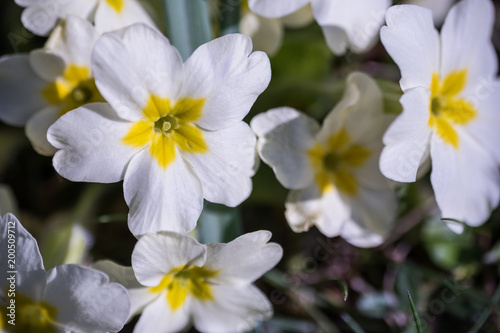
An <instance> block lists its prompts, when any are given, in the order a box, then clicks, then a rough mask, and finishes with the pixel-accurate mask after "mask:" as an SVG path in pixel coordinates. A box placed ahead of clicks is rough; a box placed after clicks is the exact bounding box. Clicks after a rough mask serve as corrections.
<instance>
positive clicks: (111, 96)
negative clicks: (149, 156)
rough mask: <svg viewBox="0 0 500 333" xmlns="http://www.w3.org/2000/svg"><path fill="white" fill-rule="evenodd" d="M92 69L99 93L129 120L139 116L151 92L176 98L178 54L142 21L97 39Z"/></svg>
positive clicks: (179, 68)
mask: <svg viewBox="0 0 500 333" xmlns="http://www.w3.org/2000/svg"><path fill="white" fill-rule="evenodd" d="M117 54H119V55H120V56H119V57H117V56H116V55H117ZM92 71H93V73H94V77H95V80H96V85H97V87H98V88H99V91H100V93H101V94H102V96H103V97H104V98H105V99H106V101H107V102H108V103H110V104H111V105H112V106H113V108H114V109H115V110H116V112H117V113H118V115H119V116H120V117H122V118H124V119H128V120H130V121H138V120H140V119H142V116H143V115H142V113H143V108H144V107H145V106H146V104H147V101H148V100H149V98H150V96H151V94H153V95H156V96H158V97H161V98H169V99H171V100H176V99H177V97H178V94H179V91H180V89H181V87H182V79H183V73H182V59H181V57H180V55H179V53H178V52H177V50H176V49H175V48H174V47H173V46H172V45H170V43H169V41H168V39H166V38H165V37H164V36H163V35H162V34H161V33H160V32H158V31H157V30H155V29H153V28H151V27H148V26H147V25H144V24H134V25H132V26H130V27H128V28H125V29H123V30H120V31H117V32H112V33H107V34H105V35H103V36H102V37H101V38H99V40H98V41H97V43H96V45H95V48H94V53H93V54H92Z"/></svg>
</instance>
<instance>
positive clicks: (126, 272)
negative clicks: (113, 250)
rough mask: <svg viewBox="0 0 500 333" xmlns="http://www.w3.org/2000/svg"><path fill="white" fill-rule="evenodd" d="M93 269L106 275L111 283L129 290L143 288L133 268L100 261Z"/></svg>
mask: <svg viewBox="0 0 500 333" xmlns="http://www.w3.org/2000/svg"><path fill="white" fill-rule="evenodd" d="M92 268H94V269H97V270H98V271H101V272H103V273H104V274H106V275H107V276H108V277H109V281H111V282H116V283H119V284H121V285H122V286H124V287H125V288H127V289H131V288H142V287H143V285H142V284H140V283H139V281H137V279H136V278H135V275H134V270H133V269H132V267H126V266H122V265H118V264H116V263H114V262H112V261H111V260H99V261H98V262H96V263H95V264H94V265H93V266H92Z"/></svg>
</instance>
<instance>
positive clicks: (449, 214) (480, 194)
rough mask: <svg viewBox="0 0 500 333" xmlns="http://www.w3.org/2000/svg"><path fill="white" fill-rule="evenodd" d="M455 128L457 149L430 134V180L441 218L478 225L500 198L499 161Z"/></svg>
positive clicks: (483, 220) (484, 220) (484, 219)
mask: <svg viewBox="0 0 500 333" xmlns="http://www.w3.org/2000/svg"><path fill="white" fill-rule="evenodd" d="M457 132H458V134H459V137H460V146H459V148H458V149H455V148H454V147H453V146H451V145H449V144H446V143H444V142H443V141H442V140H440V139H439V138H438V137H436V136H437V135H434V136H433V139H432V140H431V158H432V173H431V183H432V187H433V189H434V193H435V195H436V201H437V204H438V206H439V208H440V210H441V215H442V217H443V218H451V219H456V220H459V221H463V222H465V223H467V224H468V225H470V226H479V225H481V224H483V223H484V222H486V220H487V219H488V218H489V216H490V214H491V211H492V210H493V209H494V208H495V207H496V206H497V205H498V202H499V200H500V186H499V185H498V184H500V174H499V170H498V165H497V163H496V162H495V161H494V160H493V159H492V157H491V155H490V154H489V153H487V152H486V151H485V150H484V148H483V147H481V146H480V145H478V143H477V142H476V141H474V140H473V139H471V138H470V137H469V136H468V134H467V133H464V132H463V131H462V130H461V129H457Z"/></svg>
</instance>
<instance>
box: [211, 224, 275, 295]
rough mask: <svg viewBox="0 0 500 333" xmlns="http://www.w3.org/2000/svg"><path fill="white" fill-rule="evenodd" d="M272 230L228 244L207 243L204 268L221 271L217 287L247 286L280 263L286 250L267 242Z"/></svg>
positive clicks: (250, 234) (256, 233)
mask: <svg viewBox="0 0 500 333" xmlns="http://www.w3.org/2000/svg"><path fill="white" fill-rule="evenodd" d="M270 238H271V233H270V232H269V231H264V230H261V231H256V232H252V233H248V234H245V235H243V236H240V237H238V238H236V239H235V240H233V241H232V242H230V243H228V244H218V243H212V244H207V250H208V254H207V262H206V264H205V267H206V268H207V269H210V270H215V271H218V274H217V276H216V278H215V279H216V280H217V283H218V284H231V285H240V286H242V285H245V284H249V283H252V282H253V281H255V280H257V279H258V278H259V277H261V276H262V275H263V274H264V273H266V272H267V271H269V270H270V269H271V268H273V267H274V266H276V264H277V263H278V262H279V261H280V260H281V257H282V256H283V249H282V248H281V246H280V245H278V244H276V243H268V241H269V239H270Z"/></svg>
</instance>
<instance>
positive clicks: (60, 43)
mask: <svg viewBox="0 0 500 333" xmlns="http://www.w3.org/2000/svg"><path fill="white" fill-rule="evenodd" d="M97 37H98V35H97V33H96V32H95V30H94V28H93V27H92V25H91V24H90V23H89V22H87V21H85V20H82V19H80V18H78V17H74V16H73V17H69V18H68V19H67V20H66V21H63V22H61V24H60V25H59V26H58V27H57V28H56V29H55V30H54V32H53V33H52V35H51V37H50V39H49V40H48V42H47V44H46V46H45V48H44V49H39V50H34V51H31V53H30V54H29V55H27V54H21V55H8V56H4V57H2V58H1V59H0V99H1V100H2V104H1V106H0V120H2V121H3V122H5V123H7V124H9V125H14V126H25V125H26V135H27V136H28V138H29V140H30V141H31V143H32V145H33V147H34V149H35V150H36V151H37V152H38V153H40V154H43V155H53V154H54V153H55V151H56V149H55V148H54V147H53V146H52V145H51V144H50V143H49V142H48V141H47V129H48V128H49V127H50V125H52V124H53V123H54V122H55V121H56V119H57V118H59V117H60V116H61V115H63V114H65V113H66V112H68V111H69V110H72V109H75V108H77V107H79V106H80V105H83V104H86V103H90V102H98V101H104V99H103V98H102V97H101V95H100V94H99V92H98V91H97V88H96V86H95V83H94V79H93V77H92V72H91V69H90V55H91V53H92V49H93V46H94V43H95V41H96V40H97Z"/></svg>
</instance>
